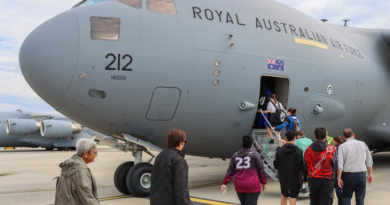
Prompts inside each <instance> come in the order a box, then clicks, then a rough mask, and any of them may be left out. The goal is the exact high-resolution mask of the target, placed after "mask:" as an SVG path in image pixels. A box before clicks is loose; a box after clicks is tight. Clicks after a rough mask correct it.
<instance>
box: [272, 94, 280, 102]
mask: <svg viewBox="0 0 390 205" xmlns="http://www.w3.org/2000/svg"><path fill="white" fill-rule="evenodd" d="M270 98H271V99H273V100H274V101H275V104H277V103H278V99H276V95H275V94H272V95H271V97H270Z"/></svg>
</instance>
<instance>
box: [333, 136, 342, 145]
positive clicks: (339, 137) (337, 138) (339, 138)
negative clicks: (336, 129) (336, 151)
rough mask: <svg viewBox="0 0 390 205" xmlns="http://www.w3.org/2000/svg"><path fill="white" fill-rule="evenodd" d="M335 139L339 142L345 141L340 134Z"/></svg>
mask: <svg viewBox="0 0 390 205" xmlns="http://www.w3.org/2000/svg"><path fill="white" fill-rule="evenodd" d="M333 140H334V141H335V142H337V143H339V144H341V143H343V138H342V137H341V136H340V135H336V136H335V137H334V138H333Z"/></svg>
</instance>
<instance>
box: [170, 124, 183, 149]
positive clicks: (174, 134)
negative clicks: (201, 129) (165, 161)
mask: <svg viewBox="0 0 390 205" xmlns="http://www.w3.org/2000/svg"><path fill="white" fill-rule="evenodd" d="M186 138H187V136H186V133H185V132H184V131H183V130H179V129H172V130H171V131H169V133H168V137H167V143H168V147H169V148H174V147H177V146H179V145H180V143H182V142H185V141H186Z"/></svg>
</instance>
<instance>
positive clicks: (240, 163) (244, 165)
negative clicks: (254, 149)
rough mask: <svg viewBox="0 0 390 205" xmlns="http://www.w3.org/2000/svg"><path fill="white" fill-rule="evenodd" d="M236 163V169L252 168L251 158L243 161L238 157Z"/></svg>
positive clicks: (245, 158)
mask: <svg viewBox="0 0 390 205" xmlns="http://www.w3.org/2000/svg"><path fill="white" fill-rule="evenodd" d="M236 162H237V164H236V169H249V167H250V166H251V158H250V157H244V159H242V158H241V157H237V158H236Z"/></svg>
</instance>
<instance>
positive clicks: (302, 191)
mask: <svg viewBox="0 0 390 205" xmlns="http://www.w3.org/2000/svg"><path fill="white" fill-rule="evenodd" d="M299 192H301V193H304V194H305V193H307V189H306V187H305V188H303V189H301V190H299Z"/></svg>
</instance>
